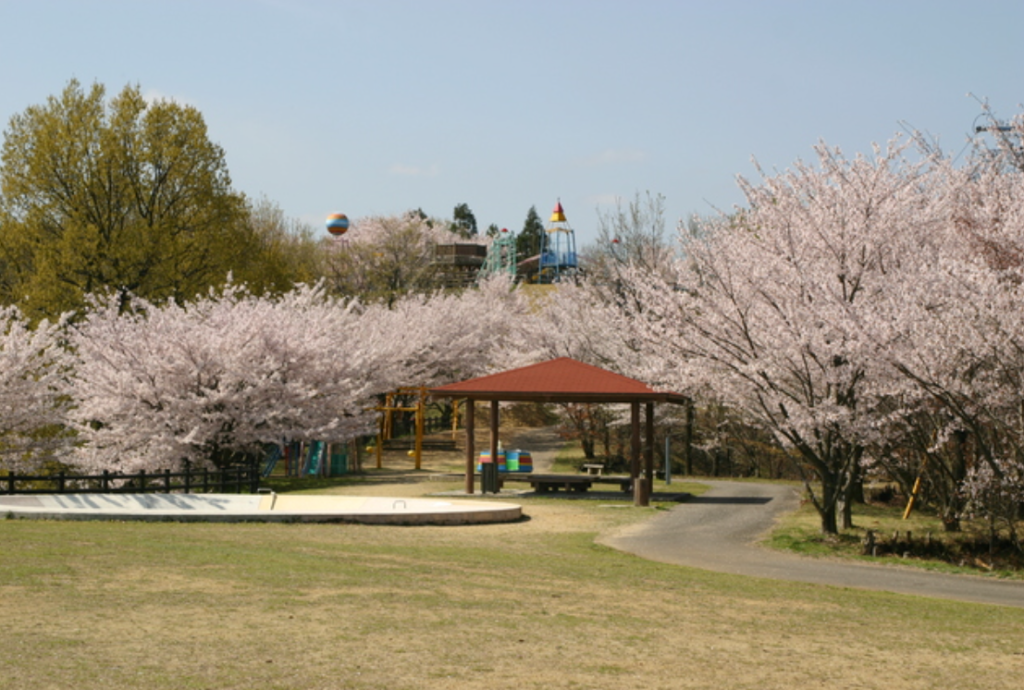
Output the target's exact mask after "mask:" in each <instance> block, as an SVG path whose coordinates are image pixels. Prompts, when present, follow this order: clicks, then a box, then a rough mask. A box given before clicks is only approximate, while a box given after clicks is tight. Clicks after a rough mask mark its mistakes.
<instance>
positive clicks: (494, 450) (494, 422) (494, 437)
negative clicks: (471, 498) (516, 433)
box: [491, 400, 500, 490]
mask: <svg viewBox="0 0 1024 690" xmlns="http://www.w3.org/2000/svg"><path fill="white" fill-rule="evenodd" d="M491 462H492V463H494V469H493V470H492V471H493V472H494V474H493V475H492V476H493V477H497V476H498V466H499V465H500V463H499V462H498V401H497V400H492V401H491ZM494 488H495V490H497V486H495V487H494Z"/></svg>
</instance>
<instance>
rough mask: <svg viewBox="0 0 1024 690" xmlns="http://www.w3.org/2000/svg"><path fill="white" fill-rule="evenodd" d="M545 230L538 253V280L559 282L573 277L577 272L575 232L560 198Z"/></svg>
mask: <svg viewBox="0 0 1024 690" xmlns="http://www.w3.org/2000/svg"><path fill="white" fill-rule="evenodd" d="M545 230H546V232H545V233H544V247H543V249H542V250H541V253H540V282H541V283H559V282H562V281H563V280H572V279H575V278H576V274H577V273H578V272H579V262H578V259H577V256H576V233H575V232H574V231H573V229H572V226H570V225H569V221H567V220H566V219H565V209H563V208H562V200H561V199H559V200H558V201H557V202H556V203H555V208H554V209H553V210H552V211H551V218H550V219H548V227H547V228H545Z"/></svg>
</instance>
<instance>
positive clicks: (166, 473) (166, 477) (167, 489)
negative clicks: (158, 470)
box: [164, 469, 171, 494]
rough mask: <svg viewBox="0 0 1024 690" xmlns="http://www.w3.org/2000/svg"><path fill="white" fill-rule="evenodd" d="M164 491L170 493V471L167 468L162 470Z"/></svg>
mask: <svg viewBox="0 0 1024 690" xmlns="http://www.w3.org/2000/svg"><path fill="white" fill-rule="evenodd" d="M164 493H165V494H169V493H171V471H170V470H169V469H165V470H164Z"/></svg>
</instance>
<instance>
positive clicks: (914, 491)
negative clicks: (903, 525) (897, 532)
mask: <svg viewBox="0 0 1024 690" xmlns="http://www.w3.org/2000/svg"><path fill="white" fill-rule="evenodd" d="M920 489H921V475H917V479H915V480H914V488H913V489H911V490H910V500H908V501H907V509H906V510H904V511H903V519H904V520H906V519H907V518H908V517H910V511H912V510H913V509H914V501H915V500H916V499H917V492H918V491H919V490H920Z"/></svg>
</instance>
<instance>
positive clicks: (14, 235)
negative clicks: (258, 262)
mask: <svg viewBox="0 0 1024 690" xmlns="http://www.w3.org/2000/svg"><path fill="white" fill-rule="evenodd" d="M0 195H2V196H0V276H2V278H0V298H2V299H4V300H5V301H7V302H9V303H19V304H20V305H21V306H22V307H23V308H24V309H25V310H26V312H27V313H29V314H30V315H33V316H36V317H38V316H44V315H55V314H57V313H60V312H63V311H66V310H73V309H79V308H80V307H81V306H82V305H83V304H84V302H85V299H86V296H87V295H89V294H90V293H94V292H104V291H110V290H114V291H117V292H119V293H120V294H121V295H122V296H124V298H126V297H127V295H129V294H131V293H134V294H136V295H139V296H141V297H144V298H146V299H148V300H150V301H156V302H160V301H164V300H177V301H182V300H187V299H189V298H192V297H193V296H195V295H196V294H198V293H202V292H205V291H206V290H207V289H209V288H210V287H211V286H214V285H218V284H221V283H223V282H224V281H225V279H226V277H227V275H228V273H229V272H230V271H232V270H239V269H244V268H245V267H246V262H247V261H248V260H250V258H251V257H252V256H253V251H252V250H253V242H254V241H255V235H254V233H253V232H251V230H250V228H248V227H247V223H246V220H247V216H248V214H247V207H246V202H245V198H244V197H243V196H242V195H241V194H238V193H236V192H235V191H233V190H232V188H231V179H230V177H229V175H228V171H227V166H226V164H225V161H224V152H223V150H222V149H221V148H220V147H219V146H217V145H216V144H214V143H212V142H211V141H210V140H209V138H208V136H207V129H206V124H205V122H204V121H203V117H202V115H201V114H200V113H199V111H198V110H196V109H195V108H193V107H191V106H187V105H181V104H179V103H175V102H173V101H156V102H153V103H147V101H146V100H145V99H144V98H143V97H142V93H141V91H140V89H139V87H138V86H126V87H125V88H124V89H123V90H122V91H121V93H120V94H118V95H117V96H116V97H115V98H113V99H111V100H110V101H109V102H105V89H104V87H103V86H102V85H100V84H93V86H92V87H91V88H90V89H88V90H86V89H84V88H83V87H82V86H81V85H80V84H79V83H78V81H75V80H72V81H71V82H69V83H68V85H67V87H66V88H65V89H64V91H63V92H62V93H61V94H60V96H51V97H50V98H49V99H48V100H47V102H46V103H45V104H44V105H36V106H31V107H29V108H28V109H26V110H25V111H24V112H23V113H20V114H17V115H15V116H14V117H12V118H11V120H10V123H9V126H8V129H7V130H6V132H5V135H4V142H3V147H2V149H0ZM242 272H244V270H242Z"/></svg>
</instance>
